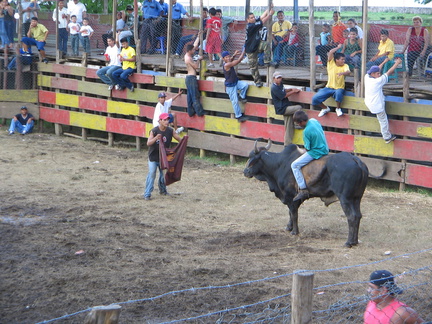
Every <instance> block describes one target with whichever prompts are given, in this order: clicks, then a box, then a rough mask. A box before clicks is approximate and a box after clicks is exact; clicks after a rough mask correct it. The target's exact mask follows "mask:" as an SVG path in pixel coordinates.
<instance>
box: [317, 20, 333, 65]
mask: <svg viewBox="0 0 432 324" xmlns="http://www.w3.org/2000/svg"><path fill="white" fill-rule="evenodd" d="M318 43H319V44H318V46H317V47H316V53H317V54H318V55H319V56H320V58H321V63H322V66H323V67H324V68H327V53H328V51H330V50H331V49H332V45H331V44H332V38H331V34H330V25H329V24H323V25H322V32H321V33H320V38H319V40H318Z"/></svg>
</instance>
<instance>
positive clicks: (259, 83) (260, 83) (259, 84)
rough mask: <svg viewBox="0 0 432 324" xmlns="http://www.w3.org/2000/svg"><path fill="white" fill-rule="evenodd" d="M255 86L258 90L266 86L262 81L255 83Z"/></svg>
mask: <svg viewBox="0 0 432 324" xmlns="http://www.w3.org/2000/svg"><path fill="white" fill-rule="evenodd" d="M255 85H256V86H257V87H258V88H261V87H262V86H263V85H264V84H263V83H262V82H261V81H260V82H257V83H255Z"/></svg>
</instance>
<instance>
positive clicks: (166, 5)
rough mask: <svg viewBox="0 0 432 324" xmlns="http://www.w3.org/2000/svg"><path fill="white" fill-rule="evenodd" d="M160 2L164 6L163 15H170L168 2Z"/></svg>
mask: <svg viewBox="0 0 432 324" xmlns="http://www.w3.org/2000/svg"><path fill="white" fill-rule="evenodd" d="M159 4H160V6H161V7H162V10H163V15H164V16H166V15H168V3H166V2H164V3H162V4H161V3H160V2H159Z"/></svg>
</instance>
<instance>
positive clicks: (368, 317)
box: [363, 270, 424, 324]
mask: <svg viewBox="0 0 432 324" xmlns="http://www.w3.org/2000/svg"><path fill="white" fill-rule="evenodd" d="M367 292H368V295H369V298H370V301H369V302H368V304H367V306H366V310H365V312H364V315H363V319H364V324H377V323H380V324H385V323H389V324H420V323H424V320H423V319H422V318H421V317H420V316H419V314H417V312H416V311H415V310H413V309H412V308H410V307H408V306H407V305H405V304H404V303H402V302H401V301H399V300H398V299H397V298H396V297H395V295H399V294H402V292H403V290H402V289H400V288H399V287H398V286H397V285H396V283H395V277H394V276H393V274H392V273H391V272H390V271H387V270H377V271H374V272H372V273H371V275H370V278H369V284H368V289H367Z"/></svg>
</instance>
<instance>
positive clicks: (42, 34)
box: [21, 17, 48, 63]
mask: <svg viewBox="0 0 432 324" xmlns="http://www.w3.org/2000/svg"><path fill="white" fill-rule="evenodd" d="M47 37H48V29H47V28H46V27H45V26H44V25H42V24H39V22H38V19H37V17H33V18H32V19H31V21H30V28H29V31H28V33H27V37H23V38H22V39H21V42H22V48H23V51H24V54H30V52H29V50H28V47H29V46H30V47H31V46H32V45H34V46H36V47H37V49H38V51H39V53H40V55H41V57H42V62H44V63H48V59H47V58H46V56H45V43H46V39H47Z"/></svg>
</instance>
